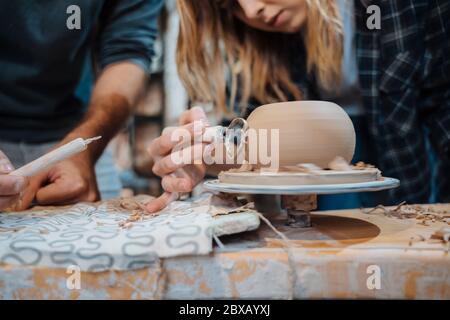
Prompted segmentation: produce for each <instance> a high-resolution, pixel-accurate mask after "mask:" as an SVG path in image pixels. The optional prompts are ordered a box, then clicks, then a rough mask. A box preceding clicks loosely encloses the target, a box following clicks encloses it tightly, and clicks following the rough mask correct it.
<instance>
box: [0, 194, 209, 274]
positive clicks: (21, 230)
mask: <svg viewBox="0 0 450 320" xmlns="http://www.w3.org/2000/svg"><path fill="white" fill-rule="evenodd" d="M129 216H130V214H129V212H127V210H124V209H122V208H120V206H119V205H117V204H115V203H114V202H103V203H102V204H100V205H99V206H96V205H93V204H77V205H75V206H73V207H68V208H52V209H41V210H39V209H37V210H34V211H30V212H27V213H0V264H2V263H3V264H9V265H22V266H44V267H51V268H68V267H69V266H72V265H74V266H77V267H79V268H80V270H82V271H90V272H100V271H104V270H130V269H139V268H145V267H150V266H153V265H155V263H157V262H158V261H159V258H166V257H175V256H180V255H202V254H208V253H209V252H211V250H212V234H211V222H212V218H211V215H210V214H209V213H208V211H207V210H206V209H205V207H204V206H203V207H202V206H195V205H192V204H191V203H190V202H180V201H177V202H175V203H172V205H171V207H170V208H167V209H166V210H165V211H163V212H162V213H161V214H160V215H159V216H157V217H154V218H150V219H145V220H143V221H140V222H136V223H133V226H132V227H131V228H123V227H121V226H120V223H121V222H122V221H126V219H127V218H128V217H129Z"/></svg>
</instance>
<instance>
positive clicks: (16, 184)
mask: <svg viewBox="0 0 450 320" xmlns="http://www.w3.org/2000/svg"><path fill="white" fill-rule="evenodd" d="M13 170H14V167H13V166H12V164H11V162H9V160H8V158H7V157H6V156H5V154H4V153H3V152H1V151H0V210H3V209H6V208H8V207H10V206H12V205H14V204H15V203H17V202H18V201H19V200H20V197H21V193H22V192H23V191H24V190H25V188H26V186H27V184H28V180H27V179H26V178H24V177H19V176H12V175H8V174H9V173H10V172H12V171H13Z"/></svg>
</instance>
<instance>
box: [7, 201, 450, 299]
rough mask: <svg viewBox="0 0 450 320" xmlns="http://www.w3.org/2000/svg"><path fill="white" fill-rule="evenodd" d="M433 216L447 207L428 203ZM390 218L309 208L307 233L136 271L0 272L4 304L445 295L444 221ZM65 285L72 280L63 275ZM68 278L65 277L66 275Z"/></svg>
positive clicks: (265, 232) (240, 239) (257, 239)
mask: <svg viewBox="0 0 450 320" xmlns="http://www.w3.org/2000/svg"><path fill="white" fill-rule="evenodd" d="M430 207H431V208H432V210H436V211H439V212H443V211H447V212H449V210H450V205H434V206H430ZM422 221H423V220H418V219H415V218H411V219H398V218H396V217H388V216H386V214H385V213H383V212H382V210H379V211H377V212H373V213H370V214H367V213H364V212H362V211H361V210H347V211H329V212H317V213H314V214H313V216H312V223H313V227H312V228H308V229H293V228H290V227H286V226H285V225H284V222H285V221H284V220H283V219H275V220H273V224H274V225H275V227H276V228H277V229H278V230H280V231H282V232H283V234H284V235H285V236H287V237H288V238H289V239H290V241H289V243H286V242H285V241H282V240H281V239H280V238H279V237H278V236H277V235H276V234H275V233H274V232H273V231H272V230H271V229H270V228H269V227H268V226H266V225H264V224H262V226H261V227H260V228H259V229H258V230H257V231H253V232H247V233H244V234H238V235H234V236H226V237H222V238H221V242H222V244H223V245H224V247H220V248H219V247H215V249H214V253H213V254H210V255H208V256H196V257H193V256H187V257H177V258H170V259H163V260H161V261H160V262H159V263H157V264H155V266H154V267H151V268H146V269H141V270H134V271H125V272H118V271H107V272H101V273H81V274H80V282H79V283H80V285H81V288H80V289H76V288H72V287H71V286H70V285H69V286H68V279H69V278H70V277H71V276H72V275H73V274H68V273H67V270H62V269H48V268H31V267H30V268H28V267H13V266H8V265H3V266H1V267H0V298H2V299H25V298H27V299H196V298H208V299H209V298H260V299H266V298H270V299H289V298H297V299H301V298H387V299H403V298H406V299H450V255H449V252H448V249H449V245H448V243H445V241H441V240H440V239H433V238H434V237H433V234H436V232H437V231H439V230H442V228H448V227H449V225H448V222H445V221H432V220H429V221H426V222H425V223H422ZM69 280H70V279H69ZM72 280H73V279H72Z"/></svg>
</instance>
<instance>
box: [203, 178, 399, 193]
mask: <svg viewBox="0 0 450 320" xmlns="http://www.w3.org/2000/svg"><path fill="white" fill-rule="evenodd" d="M250 177H251V176H250ZM250 177H249V178H248V180H247V181H248V183H247V184H242V183H228V182H222V181H220V180H211V181H207V182H205V183H204V187H205V189H207V190H209V191H218V192H224V193H235V194H275V195H301V194H340V193H351V192H374V191H381V190H386V189H393V188H396V187H398V186H399V185H400V181H399V180H397V179H393V178H386V177H381V178H379V179H377V180H372V181H362V182H361V181H360V182H349V181H347V182H345V183H328V184H325V183H322V184H319V183H310V184H302V183H298V184H294V183H291V182H293V181H295V178H286V177H283V178H282V179H285V178H286V179H287V180H289V182H290V183H289V184H279V185H274V184H273V185H272V184H257V183H250V182H255V181H257V179H258V178H256V176H253V177H251V178H253V180H251V179H250ZM315 179H317V177H313V176H301V177H299V180H298V181H301V182H304V181H308V180H312V181H314V180H315ZM334 179H335V177H330V179H329V180H327V179H321V181H323V182H325V181H329V182H330V181H333V180H334ZM244 181H245V179H244ZM316 182H317V181H316Z"/></svg>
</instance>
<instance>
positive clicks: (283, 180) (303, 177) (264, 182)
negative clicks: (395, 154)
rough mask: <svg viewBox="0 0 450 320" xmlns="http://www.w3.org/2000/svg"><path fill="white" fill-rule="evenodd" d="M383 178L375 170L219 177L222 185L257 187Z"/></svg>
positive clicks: (231, 172) (225, 174) (226, 173)
mask: <svg viewBox="0 0 450 320" xmlns="http://www.w3.org/2000/svg"><path fill="white" fill-rule="evenodd" d="M381 178H382V177H381V173H380V171H379V170H378V169H374V168H368V169H364V170H348V171H336V170H317V171H315V172H294V171H278V172H273V171H272V172H270V171H266V172H265V171H235V170H229V171H224V172H221V173H220V175H219V181H220V182H221V183H227V184H238V185H257V186H299V185H330V184H346V183H347V184H348V183H361V182H372V181H378V180H380V179H381Z"/></svg>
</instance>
